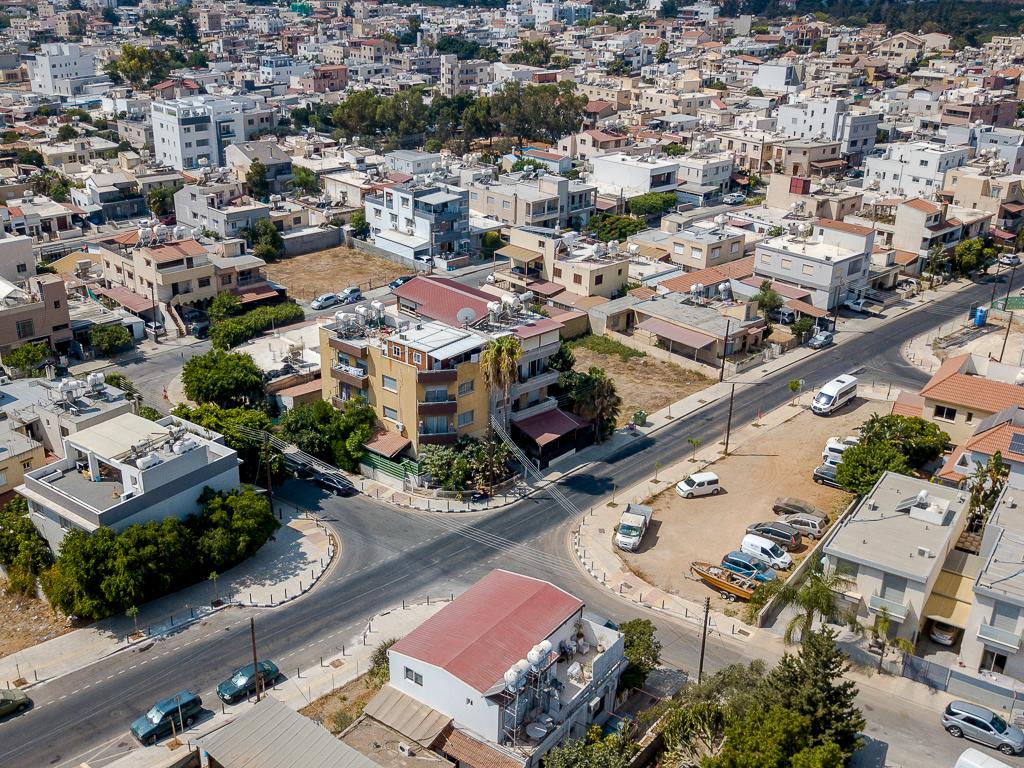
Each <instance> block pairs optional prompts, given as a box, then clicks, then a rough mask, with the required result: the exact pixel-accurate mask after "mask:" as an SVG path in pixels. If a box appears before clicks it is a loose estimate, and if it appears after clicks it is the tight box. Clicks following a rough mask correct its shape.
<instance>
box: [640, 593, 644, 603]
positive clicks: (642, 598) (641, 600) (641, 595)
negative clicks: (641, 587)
mask: <svg viewBox="0 0 1024 768" xmlns="http://www.w3.org/2000/svg"><path fill="white" fill-rule="evenodd" d="M643 604H644V593H643V592H641V593H640V605H643Z"/></svg>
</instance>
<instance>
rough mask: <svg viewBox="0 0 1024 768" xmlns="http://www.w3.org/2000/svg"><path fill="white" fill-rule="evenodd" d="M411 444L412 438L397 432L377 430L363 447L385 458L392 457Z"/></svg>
mask: <svg viewBox="0 0 1024 768" xmlns="http://www.w3.org/2000/svg"><path fill="white" fill-rule="evenodd" d="M411 444H412V440H410V439H409V438H407V437H402V436H401V435H400V434H398V433H397V432H378V433H377V434H376V435H374V436H373V437H371V438H370V439H369V441H368V442H367V443H366V445H365V446H364V447H365V448H366V450H368V451H373V452H374V453H376V454H377V455H379V456H383V457H384V458H386V459H393V458H394V457H395V456H397V455H398V454H400V453H401V452H402V451H403V450H405V449H406V447H408V446H409V445H411Z"/></svg>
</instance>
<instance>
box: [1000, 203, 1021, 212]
mask: <svg viewBox="0 0 1024 768" xmlns="http://www.w3.org/2000/svg"><path fill="white" fill-rule="evenodd" d="M1003 208H1004V209H1005V210H1007V211H1009V212H1010V213H1020V212H1021V211H1024V203H1003Z"/></svg>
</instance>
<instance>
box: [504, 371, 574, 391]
mask: <svg viewBox="0 0 1024 768" xmlns="http://www.w3.org/2000/svg"><path fill="white" fill-rule="evenodd" d="M561 375H562V374H561V373H560V372H559V371H556V370H554V369H551V370H548V371H544V372H542V373H537V374H534V375H533V376H522V375H520V377H519V380H518V381H517V382H516V383H515V384H513V385H512V388H511V392H510V394H511V395H512V397H519V395H521V394H523V393H524V392H532V391H534V390H535V389H540V388H541V387H550V386H551V385H553V384H557V383H558V379H559V377H560V376H561Z"/></svg>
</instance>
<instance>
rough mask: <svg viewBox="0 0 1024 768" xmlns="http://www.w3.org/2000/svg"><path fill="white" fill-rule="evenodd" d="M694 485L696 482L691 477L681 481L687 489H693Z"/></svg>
mask: <svg viewBox="0 0 1024 768" xmlns="http://www.w3.org/2000/svg"><path fill="white" fill-rule="evenodd" d="M696 484H697V481H696V480H694V479H693V478H692V477H688V478H686V479H685V480H683V485H685V486H686V487H687V488H693V486H695V485H696Z"/></svg>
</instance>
